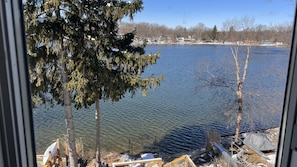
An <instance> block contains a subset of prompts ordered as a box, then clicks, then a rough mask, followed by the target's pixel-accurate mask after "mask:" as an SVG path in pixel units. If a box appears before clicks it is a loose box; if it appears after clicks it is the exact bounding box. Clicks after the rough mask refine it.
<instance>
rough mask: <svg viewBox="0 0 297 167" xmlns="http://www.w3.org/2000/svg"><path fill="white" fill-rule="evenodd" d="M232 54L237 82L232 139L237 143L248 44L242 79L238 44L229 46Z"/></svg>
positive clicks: (247, 62) (248, 52)
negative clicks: (236, 108) (236, 102)
mask: <svg viewBox="0 0 297 167" xmlns="http://www.w3.org/2000/svg"><path fill="white" fill-rule="evenodd" d="M231 51H232V55H233V58H234V62H235V67H236V84H237V91H236V95H237V100H238V112H237V121H236V129H235V136H234V141H235V143H238V137H239V133H240V123H241V119H242V112H243V94H242V87H243V83H244V81H245V78H246V75H247V68H248V64H249V57H250V46H248V47H247V54H246V59H245V64H244V68H243V74H242V79H240V66H239V62H238V61H239V60H238V56H239V54H238V46H237V47H236V48H234V49H232V48H231Z"/></svg>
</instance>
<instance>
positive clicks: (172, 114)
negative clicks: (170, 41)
mask: <svg viewBox="0 0 297 167" xmlns="http://www.w3.org/2000/svg"><path fill="white" fill-rule="evenodd" d="M230 48H231V47H230V46H212V45H168V46H147V48H146V50H147V53H156V52H158V51H160V53H161V57H160V59H159V60H158V62H157V64H156V65H153V66H151V67H150V68H148V69H147V70H146V73H145V74H144V75H150V74H154V75H155V76H159V75H163V76H164V81H163V82H162V83H161V85H160V86H159V87H157V88H155V89H151V90H149V91H148V93H147V94H148V96H146V97H142V96H141V91H139V92H138V93H137V94H136V96H135V97H134V98H130V95H129V94H127V95H126V97H125V98H124V99H122V100H120V102H114V103H112V102H110V101H101V103H100V112H101V117H100V119H101V144H102V148H103V149H104V150H106V151H114V152H118V153H120V152H126V151H128V150H129V145H131V146H132V149H131V150H130V151H131V152H132V153H134V154H135V153H139V152H141V151H146V150H147V149H149V148H152V146H155V145H154V142H155V143H157V145H158V147H157V148H158V149H159V151H160V152H162V153H165V154H174V153H182V152H186V151H191V150H194V149H197V148H201V147H204V146H205V144H206V131H207V130H208V129H215V130H216V131H217V132H218V133H220V134H221V135H228V134H232V133H233V132H234V130H235V129H234V123H235V122H232V121H230V120H229V121H228V119H227V116H226V114H224V113H225V111H224V110H225V109H224V108H221V109H220V106H225V105H226V104H228V101H226V100H227V99H226V98H225V96H221V95H220V94H218V96H215V94H213V93H214V91H212V90H202V88H201V87H197V85H198V84H197V82H198V80H197V79H198V78H199V75H198V71H201V69H202V68H200V67H202V66H201V64H202V63H201V62H207V63H208V64H209V69H215V68H218V67H221V66H222V67H223V66H224V64H225V67H226V69H228V68H229V67H231V68H233V67H232V66H231V65H230V66H229V65H227V66H226V64H228V63H231V64H232V63H233V64H234V62H233V57H232V54H231V50H230ZM288 57H289V49H288V48H277V47H252V52H251V57H250V63H249V67H248V75H247V78H246V82H245V85H246V90H251V89H256V88H257V90H256V92H258V93H260V94H261V93H262V94H265V95H267V97H269V95H272V93H271V92H273V93H276V94H278V96H273V98H270V100H269V101H265V100H263V101H261V103H267V105H269V106H278V107H271V108H269V109H267V111H263V109H262V108H261V109H260V108H259V110H261V111H255V113H257V112H258V113H261V116H262V117H261V118H262V119H259V118H258V117H257V116H256V117H255V116H254V117H253V115H252V114H251V115H248V116H250V118H251V120H253V121H252V123H253V124H252V125H253V126H252V127H253V128H255V129H259V128H269V127H273V126H278V125H279V124H280V118H281V109H282V108H281V106H282V103H283V93H284V91H285V83H286V82H285V79H286V71H287V68H288ZM204 64H205V63H204ZM229 69H230V68H229ZM232 70H233V71H234V69H232ZM232 70H231V71H232ZM221 71H224V70H221ZM234 78H235V76H234ZM258 81H261V82H258ZM251 85H252V86H251ZM227 95H228V94H227ZM214 96H215V97H214ZM228 96H229V95H228ZM230 96H234V94H232V93H231V94H230ZM260 99H261V98H260ZM257 101H258V102H259V99H257ZM268 103H269V104H268ZM94 108H95V106H91V107H90V108H87V109H80V110H76V109H73V112H74V126H75V136H76V138H82V139H83V142H84V150H85V152H88V150H91V149H95V134H96V133H95V128H96V127H95V119H94V110H95V109H94ZM254 110H257V108H256V109H253V111H254ZM270 111H271V112H270ZM33 112H34V113H33V117H34V128H35V138H36V140H35V141H36V149H37V153H38V154H42V153H43V152H44V150H45V149H46V147H47V146H49V145H50V143H52V142H53V141H54V140H55V139H56V138H61V137H63V134H66V128H65V121H64V108H63V107H62V106H59V105H56V106H53V107H51V106H41V107H38V108H36V109H34V110H33ZM263 118H265V119H263ZM267 118H268V119H267ZM232 123H233V124H232ZM250 123H251V122H249V121H245V122H243V124H242V127H243V128H242V129H243V130H249V129H250V127H251V126H250ZM129 141H130V144H129Z"/></svg>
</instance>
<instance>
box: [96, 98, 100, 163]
mask: <svg viewBox="0 0 297 167" xmlns="http://www.w3.org/2000/svg"><path fill="white" fill-rule="evenodd" d="M99 109H100V108H99V99H97V100H96V111H95V119H96V167H99V166H100V110H99Z"/></svg>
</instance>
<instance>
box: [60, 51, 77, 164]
mask: <svg viewBox="0 0 297 167" xmlns="http://www.w3.org/2000/svg"><path fill="white" fill-rule="evenodd" d="M63 60H64V59H63V56H62V58H61V60H60V61H61V74H62V82H63V84H65V83H67V82H68V76H67V73H66V65H65V63H64V61H63ZM63 98H64V108H65V123H66V130H67V140H68V141H67V143H68V147H69V149H68V150H69V165H70V167H76V166H77V153H76V145H75V137H74V125H73V119H72V118H73V116H72V108H71V96H70V92H69V91H68V90H67V88H66V87H65V85H63Z"/></svg>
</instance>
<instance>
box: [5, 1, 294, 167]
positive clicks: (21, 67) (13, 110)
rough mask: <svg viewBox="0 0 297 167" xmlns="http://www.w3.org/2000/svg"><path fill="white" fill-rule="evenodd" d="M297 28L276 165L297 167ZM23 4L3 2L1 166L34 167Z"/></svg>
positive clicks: (33, 143) (291, 54) (292, 48)
mask: <svg viewBox="0 0 297 167" xmlns="http://www.w3.org/2000/svg"><path fill="white" fill-rule="evenodd" d="M296 5H297V4H296ZM296 11H297V8H296V7H295V17H294V27H293V34H292V44H291V52H290V61H289V68H288V74H287V85H286V91H285V98H284V106H283V116H282V122H281V128H280V135H279V141H278V142H279V143H278V153H277V159H276V164H275V166H280V167H287V166H297V151H296V150H297V140H296V138H297V129H296V127H297V124H296V122H297V118H296V115H297V114H296V113H297V105H296V104H297V33H296V32H297V25H296V22H297V19H296V13H297V12H296ZM23 20H24V19H23V9H22V1H14V0H2V1H0V27H1V29H0V166H6V167H21V166H23V167H35V166H37V164H36V151H35V138H34V128H33V116H32V108H31V98H30V97H31V96H30V86H29V85H30V84H29V72H28V61H27V55H26V47H25V34H24V32H25V31H24V23H23Z"/></svg>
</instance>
